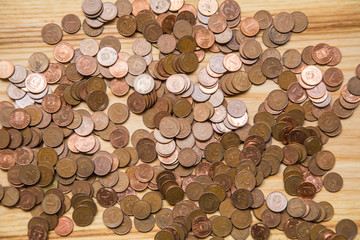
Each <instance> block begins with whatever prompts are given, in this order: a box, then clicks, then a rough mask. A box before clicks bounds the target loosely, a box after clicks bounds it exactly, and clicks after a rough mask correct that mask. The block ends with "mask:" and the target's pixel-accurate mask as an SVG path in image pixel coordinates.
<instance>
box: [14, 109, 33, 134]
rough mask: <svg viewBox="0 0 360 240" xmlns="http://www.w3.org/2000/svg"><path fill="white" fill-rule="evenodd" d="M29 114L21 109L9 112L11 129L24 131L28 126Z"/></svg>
mask: <svg viewBox="0 0 360 240" xmlns="http://www.w3.org/2000/svg"><path fill="white" fill-rule="evenodd" d="M30 120H31V117H30V114H29V113H28V112H27V111H26V110H25V109H22V108H17V109H14V110H13V111H11V113H10V116H9V123H10V125H11V126H12V127H13V128H16V129H24V128H26V127H27V126H28V125H29V124H30Z"/></svg>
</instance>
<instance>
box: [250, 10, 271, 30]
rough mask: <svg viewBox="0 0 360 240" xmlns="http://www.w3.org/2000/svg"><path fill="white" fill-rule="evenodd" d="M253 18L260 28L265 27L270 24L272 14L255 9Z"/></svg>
mask: <svg viewBox="0 0 360 240" xmlns="http://www.w3.org/2000/svg"><path fill="white" fill-rule="evenodd" d="M254 18H255V19H256V20H257V21H258V22H259V27H260V29H262V30H263V29H267V28H268V27H270V25H271V24H272V21H273V19H272V16H271V13H269V12H268V11H266V10H260V11H257V12H256V13H255V15H254Z"/></svg>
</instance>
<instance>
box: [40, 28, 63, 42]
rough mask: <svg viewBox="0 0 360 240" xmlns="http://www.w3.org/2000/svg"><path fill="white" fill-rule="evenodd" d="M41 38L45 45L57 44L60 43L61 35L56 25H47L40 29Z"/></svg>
mask: <svg viewBox="0 0 360 240" xmlns="http://www.w3.org/2000/svg"><path fill="white" fill-rule="evenodd" d="M41 37H42V39H43V41H44V42H45V43H47V44H57V43H58V42H60V41H61V39H62V37H63V33H62V30H61V28H60V27H59V26H58V25H57V24H55V23H49V24H46V25H45V26H44V27H43V28H42V29H41Z"/></svg>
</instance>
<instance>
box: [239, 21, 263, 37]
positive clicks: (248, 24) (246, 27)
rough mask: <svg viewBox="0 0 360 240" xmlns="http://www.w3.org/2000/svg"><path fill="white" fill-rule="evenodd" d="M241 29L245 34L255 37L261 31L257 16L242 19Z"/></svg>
mask: <svg viewBox="0 0 360 240" xmlns="http://www.w3.org/2000/svg"><path fill="white" fill-rule="evenodd" d="M240 29H241V32H242V33H243V34H244V35H246V36H248V37H253V36H255V35H256V34H257V33H258V32H259V30H260V25H259V22H258V21H257V20H256V19H255V18H252V17H247V18H245V19H244V20H242V21H241V23H240Z"/></svg>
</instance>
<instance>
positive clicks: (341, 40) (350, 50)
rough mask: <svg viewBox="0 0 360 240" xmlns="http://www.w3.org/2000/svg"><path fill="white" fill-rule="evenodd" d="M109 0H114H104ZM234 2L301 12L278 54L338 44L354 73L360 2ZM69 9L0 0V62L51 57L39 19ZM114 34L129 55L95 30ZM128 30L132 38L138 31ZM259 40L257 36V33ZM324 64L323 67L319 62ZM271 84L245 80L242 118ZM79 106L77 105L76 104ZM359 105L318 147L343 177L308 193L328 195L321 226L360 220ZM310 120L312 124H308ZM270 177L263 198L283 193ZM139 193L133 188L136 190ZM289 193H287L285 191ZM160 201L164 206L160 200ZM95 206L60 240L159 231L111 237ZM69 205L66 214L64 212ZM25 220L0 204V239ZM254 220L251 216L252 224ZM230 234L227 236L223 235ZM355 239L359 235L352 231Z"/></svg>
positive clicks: (65, 3)
mask: <svg viewBox="0 0 360 240" xmlns="http://www.w3.org/2000/svg"><path fill="white" fill-rule="evenodd" d="M110 1H112V2H114V0H110ZM238 2H239V4H240V6H241V10H242V12H241V15H242V18H244V17H249V16H253V15H254V13H255V12H256V11H258V10H261V9H266V10H268V11H270V12H271V13H272V14H273V15H275V14H277V13H279V12H282V11H287V12H293V11H297V10H299V11H303V12H304V13H305V14H306V15H307V16H308V19H309V26H308V29H307V30H306V31H305V32H303V33H301V34H293V35H292V36H291V41H290V42H289V43H287V44H286V45H285V46H282V47H279V50H280V52H281V53H283V52H284V51H285V50H286V49H289V48H295V49H297V50H299V51H301V50H302V49H303V48H304V47H305V46H308V45H315V44H317V43H320V42H326V43H328V44H330V45H334V46H337V47H338V48H340V50H341V52H342V55H343V58H342V61H341V63H340V64H339V65H338V67H339V68H341V69H342V70H343V72H344V76H345V82H346V81H348V79H349V78H350V77H352V76H353V75H354V69H355V67H356V66H357V64H359V63H360V2H359V0H352V1H351V0H346V1H339V0H338V1H337V0H327V1H321V0H318V1H314V0H305V1H291V0H278V1H269V0H257V1H244V0H241V1H238ZM186 3H192V4H194V5H196V4H197V0H191V1H189V0H186ZM68 13H74V14H77V15H78V16H79V17H80V18H81V19H84V15H83V13H82V12H81V0H57V1H56V0H27V1H21V0H0V60H11V61H12V62H13V63H14V64H21V65H23V66H27V59H28V57H29V56H30V55H31V54H32V53H34V52H38V51H40V52H44V53H45V54H47V56H48V57H49V58H50V59H51V61H52V62H54V61H55V60H54V58H53V56H52V49H53V46H49V45H47V44H45V43H44V42H43V41H42V39H41V36H40V32H41V28H42V26H44V25H45V24H46V23H51V22H53V23H57V24H59V25H60V23H61V19H62V17H63V16H64V15H65V14H68ZM108 35H114V36H116V37H118V38H119V39H120V41H121V44H122V51H125V52H128V53H132V51H131V45H132V41H133V39H130V38H124V37H122V36H120V35H119V34H118V32H117V31H116V27H115V22H111V23H108V24H106V26H105V30H104V32H103V34H102V35H100V36H99V37H96V38H95V39H97V40H100V39H101V38H103V37H105V36H108ZM139 36H141V35H140V34H136V35H135V36H134V37H139ZM84 38H87V36H86V35H85V34H84V32H83V31H82V30H80V32H78V33H77V34H75V35H69V34H66V33H64V38H63V40H64V41H68V42H69V43H71V44H72V45H73V46H74V48H78V47H79V44H80V41H81V40H82V39H84ZM258 39H259V41H260V42H261V39H260V38H258ZM153 53H154V59H158V54H157V51H156V50H154V51H153ZM210 56H211V53H210V52H207V55H206V58H205V60H204V61H203V62H202V63H201V64H200V67H202V66H205V64H206V63H207V62H208V60H209V57H210ZM322 69H325V68H322ZM191 79H192V81H194V82H195V81H196V73H194V74H192V75H191ZM7 84H8V83H7V81H4V80H1V81H0V100H9V98H8V97H7V94H6V86H7ZM276 88H278V86H277V85H276V84H274V83H273V82H272V81H267V82H266V83H265V84H263V85H261V86H252V88H251V90H250V91H248V92H247V93H245V94H242V95H238V96H236V98H240V99H242V100H243V101H244V102H245V103H246V104H247V107H248V112H249V117H250V120H249V122H250V123H253V122H252V118H253V116H254V115H255V113H256V111H257V107H258V105H259V104H260V103H261V102H262V101H264V99H265V97H266V96H267V94H268V93H269V92H270V91H271V90H272V89H276ZM109 92H110V91H109V89H108V94H109V96H110V104H112V103H115V102H123V103H125V101H126V97H127V96H125V97H121V98H118V97H115V96H114V95H112V94H111V93H109ZM331 95H332V97H333V101H334V100H335V99H336V98H337V97H338V96H339V91H337V92H334V93H331ZM84 107H86V106H85V105H84V104H83V103H82V104H81V105H80V106H77V108H84ZM359 119H360V111H359V109H357V110H356V111H355V113H354V114H353V116H351V118H350V119H347V120H343V121H342V124H343V131H342V133H341V134H340V135H339V136H337V137H335V138H332V139H330V140H329V142H328V143H327V144H326V145H325V146H324V149H327V150H330V151H332V152H333V153H334V155H335V156H336V160H337V162H336V166H335V168H334V169H333V171H336V172H338V173H340V174H341V175H342V177H343V178H344V187H343V189H342V190H341V191H340V192H338V193H329V192H327V191H326V190H325V189H323V190H322V191H321V192H320V193H318V194H316V197H315V199H314V200H315V201H323V200H326V201H329V202H330V203H331V204H332V205H333V206H334V208H335V216H334V217H333V219H332V220H331V221H329V222H326V223H324V225H325V226H327V227H329V228H331V229H333V230H334V229H335V225H336V223H337V222H338V221H339V220H341V219H343V218H350V219H352V220H354V221H355V222H356V223H357V224H358V225H359V224H360V201H359V199H360V184H359V182H360V163H359V161H360V141H359V138H360V126H359V124H360V120H359ZM124 125H125V126H126V127H128V129H129V131H130V133H132V132H134V131H135V130H136V129H138V128H140V127H141V128H145V126H144V125H143V123H142V120H141V116H137V115H134V114H131V116H130V118H129V119H128V121H127V122H126V123H125V124H124ZM310 125H314V124H310ZM102 149H105V150H109V151H111V152H112V151H113V148H112V147H111V146H110V144H109V143H104V142H102ZM283 168H284V166H282V167H281V170H280V172H279V173H278V174H276V175H275V176H271V177H269V178H267V179H266V180H265V181H264V183H263V184H262V185H261V187H260V189H261V190H262V191H263V192H264V194H265V196H267V195H268V194H269V193H270V192H271V191H274V190H278V191H282V192H285V191H284V189H283V182H282V173H281V172H282V169H283ZM0 184H2V185H3V186H6V185H8V184H9V183H8V181H7V178H6V172H5V171H2V170H0ZM143 194H144V193H140V194H139V195H140V196H142V195H143ZM288 198H290V196H288ZM165 206H168V205H167V204H165ZM103 210H104V209H103V208H101V207H99V210H98V213H97V215H96V217H95V220H94V222H93V223H92V224H91V225H90V226H88V227H85V228H82V227H77V226H75V228H74V232H73V233H72V234H71V235H70V236H68V237H67V238H68V239H97V240H100V239H153V237H154V235H155V233H156V232H157V231H158V230H159V228H158V227H155V228H154V229H153V230H152V231H151V232H149V233H145V234H143V233H139V232H137V230H136V229H135V228H134V227H133V228H132V230H131V232H130V233H129V234H128V235H125V236H117V235H115V234H113V232H112V231H111V230H110V229H108V228H106V227H105V226H104V225H103V223H102V218H101V217H102V212H103ZM71 213H72V210H71V211H70V212H68V213H66V216H71ZM30 218H31V215H30V213H29V212H25V211H22V210H20V209H15V208H13V209H9V208H6V207H3V206H1V207H0V239H26V238H27V236H26V235H27V222H28V220H29V219H30ZM256 221H257V220H256V219H255V218H253V223H254V222H256ZM60 238H61V237H59V236H57V235H56V234H55V233H54V231H51V232H50V233H49V239H60ZM228 238H229V239H231V237H228ZM271 239H286V237H285V235H284V233H283V232H281V231H278V230H271ZM357 239H360V238H359V237H358V238H357Z"/></svg>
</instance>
